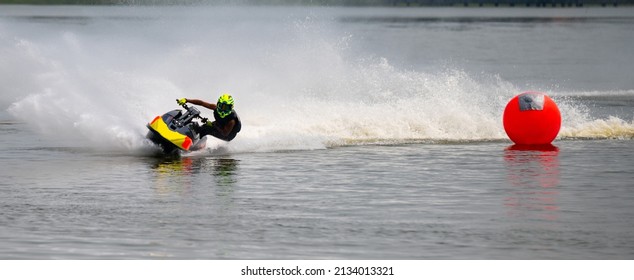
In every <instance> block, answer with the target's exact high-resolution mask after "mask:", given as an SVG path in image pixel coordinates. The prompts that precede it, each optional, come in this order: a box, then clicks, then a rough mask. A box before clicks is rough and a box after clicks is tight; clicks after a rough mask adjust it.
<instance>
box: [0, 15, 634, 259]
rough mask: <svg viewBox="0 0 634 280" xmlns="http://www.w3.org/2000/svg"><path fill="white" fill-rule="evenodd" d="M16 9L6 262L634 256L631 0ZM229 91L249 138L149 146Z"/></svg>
mask: <svg viewBox="0 0 634 280" xmlns="http://www.w3.org/2000/svg"><path fill="white" fill-rule="evenodd" d="M0 8H1V9H0V60H1V63H0V93H1V96H2V97H1V99H0V109H2V112H0V163H1V164H2V168H0V176H1V178H2V180H1V181H0V207H1V208H2V211H0V228H1V229H2V230H1V231H0V237H1V238H0V258H2V259H214V260H215V259H631V258H632V257H634V254H633V253H634V245H633V244H634V234H632V232H633V231H634V219H633V218H632V214H633V213H634V189H633V188H634V184H632V182H634V142H633V141H632V140H633V139H634V80H632V79H631V75H632V74H631V73H634V53H632V48H631V46H632V45H634V34H633V33H632V32H631V30H632V28H634V16H633V15H634V13H633V11H634V10H632V8H627V7H620V8H571V9H532V8H491V9H488V8H482V9H480V8H341V7H330V8H327V7H243V6H228V7H227V6H188V7H175V6H169V7H139V6H108V7H92V6H91V7H83V6H68V7H53V6H1V7H0ZM529 90H536V91H542V92H545V93H547V94H548V95H549V96H550V97H551V98H553V100H554V101H555V102H556V103H557V104H558V106H559V109H560V111H561V115H562V126H561V130H560V133H559V136H558V137H557V139H556V140H555V141H554V142H553V146H549V147H540V148H531V149H523V148H518V147H515V146H513V145H512V143H511V142H510V141H509V140H508V138H507V137H506V134H505V132H504V128H503V126H502V112H503V110H504V107H505V106H506V104H507V102H508V101H509V100H510V99H511V98H512V97H513V96H515V95H517V94H519V93H521V92H524V91H529ZM221 92H230V93H231V94H232V95H233V96H234V98H235V99H236V110H237V111H238V113H239V114H240V117H241V118H242V121H243V131H242V132H241V133H240V134H239V135H238V137H237V138H236V139H235V140H234V141H232V142H230V143H225V142H222V141H219V140H213V139H210V140H208V148H207V149H205V150H203V151H200V152H195V153H190V154H186V155H183V156H182V157H179V158H169V157H164V156H161V155H160V154H159V152H158V151H157V149H156V148H155V147H153V146H152V145H151V144H150V143H149V142H148V141H147V140H145V139H144V136H145V133H146V131H147V129H146V128H145V125H146V124H147V123H148V121H150V120H151V119H152V118H153V117H154V116H156V115H160V114H162V113H164V112H166V111H168V110H172V109H174V108H176V103H175V101H174V100H175V99H177V98H180V97H188V98H200V99H206V100H209V101H212V102H213V101H214V100H215V98H217V96H219V94H220V93H221ZM202 111H203V114H205V113H207V114H209V115H211V114H210V113H211V112H208V111H207V112H206V111H205V110H202Z"/></svg>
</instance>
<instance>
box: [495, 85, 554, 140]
mask: <svg viewBox="0 0 634 280" xmlns="http://www.w3.org/2000/svg"><path fill="white" fill-rule="evenodd" d="M503 122H504V130H505V131H506V135H508V136H509V138H511V141H513V142H514V143H515V144H519V145H545V144H550V143H551V142H552V141H553V140H555V137H557V134H558V133H559V128H560V127H561V113H559V108H557V104H555V102H554V101H553V100H552V99H550V97H548V96H547V95H546V94H544V93H541V92H524V93H521V94H519V95H517V96H515V97H513V99H511V101H509V103H508V104H507V105H506V108H505V109H504V119H503Z"/></svg>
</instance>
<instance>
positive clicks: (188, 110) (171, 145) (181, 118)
mask: <svg viewBox="0 0 634 280" xmlns="http://www.w3.org/2000/svg"><path fill="white" fill-rule="evenodd" d="M182 106H183V108H184V109H185V111H182V110H180V109H176V110H172V111H169V112H167V113H165V114H163V115H162V116H157V117H156V118H154V120H152V121H151V122H150V123H149V124H148V125H147V128H148V129H149V130H150V131H149V132H148V134H147V136H146V137H147V138H148V139H150V141H152V142H153V143H154V144H156V145H158V146H160V147H161V148H162V149H163V152H164V153H166V154H180V153H181V152H191V151H196V150H200V149H203V148H205V146H206V144H207V136H205V137H203V138H202V139H201V138H200V135H199V134H198V133H197V132H196V131H197V129H198V127H199V126H200V124H199V123H198V121H196V120H197V119H200V120H202V121H203V122H207V119H206V118H203V117H201V116H200V111H199V110H198V109H196V107H194V106H187V104H183V105H182Z"/></svg>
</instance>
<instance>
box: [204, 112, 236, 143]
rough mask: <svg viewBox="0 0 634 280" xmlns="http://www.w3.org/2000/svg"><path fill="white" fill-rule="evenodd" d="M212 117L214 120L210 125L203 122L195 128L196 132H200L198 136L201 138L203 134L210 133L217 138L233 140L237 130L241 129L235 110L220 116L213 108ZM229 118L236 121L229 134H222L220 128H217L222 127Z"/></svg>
mask: <svg viewBox="0 0 634 280" xmlns="http://www.w3.org/2000/svg"><path fill="white" fill-rule="evenodd" d="M214 119H216V121H215V122H213V123H212V124H211V125H207V124H203V125H201V126H200V127H199V128H198V129H197V130H196V131H197V132H198V134H200V138H202V137H203V136H205V135H211V136H213V137H216V138H218V139H222V140H225V141H231V140H233V138H235V137H236V135H237V134H238V132H240V129H242V122H240V117H238V114H237V113H236V111H233V110H232V111H231V113H230V114H229V115H228V116H226V117H224V118H221V117H220V115H218V112H216V111H215V110H214ZM231 120H236V123H235V125H234V126H233V129H232V130H231V132H230V133H229V135H227V136H224V135H222V133H221V132H220V130H218V128H219V127H224V126H225V125H227V124H228V123H229V121H231Z"/></svg>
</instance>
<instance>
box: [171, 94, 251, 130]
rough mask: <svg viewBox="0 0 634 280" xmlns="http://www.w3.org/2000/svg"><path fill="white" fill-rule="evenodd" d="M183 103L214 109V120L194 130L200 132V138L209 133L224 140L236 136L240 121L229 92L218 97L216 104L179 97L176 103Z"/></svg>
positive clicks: (240, 126)
mask: <svg viewBox="0 0 634 280" xmlns="http://www.w3.org/2000/svg"><path fill="white" fill-rule="evenodd" d="M185 103H191V104H194V105H199V106H203V107H205V108H207V109H209V110H214V119H215V121H214V122H211V121H207V123H206V124H203V125H202V126H200V127H199V128H197V129H196V130H197V131H196V132H198V134H200V137H201V138H202V137H203V136H205V135H209V134H211V135H212V136H214V137H216V138H218V139H222V140H225V141H231V140H233V138H235V137H236V135H237V134H238V132H240V129H241V128H242V123H241V122H240V118H239V117H238V114H237V113H236V111H235V110H233V97H231V95H229V94H223V95H222V96H220V98H218V102H216V104H213V103H208V102H205V101H202V100H199V99H189V98H181V99H179V100H178V105H183V104H185Z"/></svg>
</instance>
